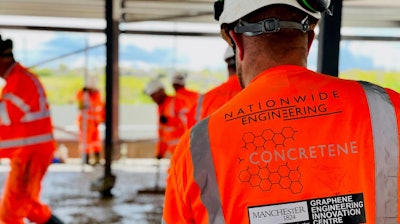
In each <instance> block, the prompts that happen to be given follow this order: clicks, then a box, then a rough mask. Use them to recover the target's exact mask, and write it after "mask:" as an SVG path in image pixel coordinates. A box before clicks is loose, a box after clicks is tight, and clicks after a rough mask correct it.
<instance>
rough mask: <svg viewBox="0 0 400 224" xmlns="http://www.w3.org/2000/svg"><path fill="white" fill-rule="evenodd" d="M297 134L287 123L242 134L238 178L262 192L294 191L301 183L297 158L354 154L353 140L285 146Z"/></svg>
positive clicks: (300, 189) (355, 149) (295, 192)
mask: <svg viewBox="0 0 400 224" xmlns="http://www.w3.org/2000/svg"><path fill="white" fill-rule="evenodd" d="M298 134H299V132H298V131H297V130H295V129H294V128H293V127H289V126H287V127H283V128H282V129H281V130H279V131H275V130H273V129H265V130H263V131H261V133H259V134H255V133H253V132H246V133H244V134H243V135H242V143H243V145H242V150H241V152H240V153H239V154H238V163H239V166H242V169H241V170H240V172H239V180H240V181H241V182H243V183H247V184H250V186H252V187H254V188H259V189H260V190H262V191H270V190H271V189H272V187H274V186H275V187H280V188H281V189H285V190H290V191H291V192H292V193H293V194H298V193H300V192H301V191H302V189H303V185H302V183H301V172H300V168H299V166H298V165H296V164H298V163H297V161H301V160H310V159H317V158H324V157H330V158H332V157H340V156H345V155H353V154H358V144H357V142H356V141H349V142H343V143H336V144H333V143H330V144H317V145H309V146H297V147H291V146H289V144H293V143H294V142H295V140H296V136H297V135H298Z"/></svg>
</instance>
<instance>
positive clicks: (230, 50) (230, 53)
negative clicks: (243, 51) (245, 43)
mask: <svg viewBox="0 0 400 224" xmlns="http://www.w3.org/2000/svg"><path fill="white" fill-rule="evenodd" d="M234 56H235V53H234V52H233V48H232V47H231V46H228V47H227V48H226V50H225V54H224V60H226V59H228V58H231V57H234Z"/></svg>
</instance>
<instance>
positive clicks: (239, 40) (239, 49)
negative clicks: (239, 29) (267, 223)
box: [229, 30, 244, 61]
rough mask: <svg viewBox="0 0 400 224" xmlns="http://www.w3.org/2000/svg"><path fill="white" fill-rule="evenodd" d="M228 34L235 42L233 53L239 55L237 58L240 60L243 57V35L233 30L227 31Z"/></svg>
mask: <svg viewBox="0 0 400 224" xmlns="http://www.w3.org/2000/svg"><path fill="white" fill-rule="evenodd" d="M229 35H230V36H231V38H232V40H233V42H234V44H235V48H236V49H235V54H236V55H237V56H239V59H240V60H241V61H242V60H243V57H244V51H243V50H244V48H243V37H242V35H240V34H237V33H235V32H234V31H233V30H230V31H229Z"/></svg>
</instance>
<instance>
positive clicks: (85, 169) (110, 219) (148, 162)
mask: <svg viewBox="0 0 400 224" xmlns="http://www.w3.org/2000/svg"><path fill="white" fill-rule="evenodd" d="M157 164H158V163H157V160H155V159H127V160H124V161H115V162H114V163H113V165H112V173H113V174H114V175H115V176H116V177H117V178H116V182H115V185H114V187H113V188H112V191H111V193H112V194H113V197H111V198H103V197H102V195H101V194H100V193H99V192H96V191H91V190H90V185H91V183H92V182H94V181H96V180H97V179H98V178H100V177H102V176H103V175H104V167H103V166H100V165H98V166H96V167H92V166H88V165H84V166H82V165H81V164H80V161H79V160H74V161H67V162H66V163H63V164H52V165H51V166H50V167H49V171H48V173H47V174H46V176H45V178H44V180H43V186H42V194H41V198H42V200H43V201H44V202H45V203H47V204H48V205H50V207H51V208H52V210H53V213H54V214H55V215H57V216H58V217H59V218H60V219H61V220H63V221H64V222H65V224H135V223H138V224H153V223H161V216H162V207H163V203H164V194H163V191H162V189H165V180H166V176H167V175H166V173H167V169H168V167H169V160H168V159H162V160H161V162H160V163H159V164H160V167H159V168H160V169H158V166H157ZM8 170H9V166H8V164H7V161H5V162H4V161H2V163H1V165H0V184H1V186H2V185H3V184H4V180H5V178H6V175H7V172H8ZM157 171H159V174H160V175H159V177H158V178H157V174H156V172H157ZM27 223H29V222H27Z"/></svg>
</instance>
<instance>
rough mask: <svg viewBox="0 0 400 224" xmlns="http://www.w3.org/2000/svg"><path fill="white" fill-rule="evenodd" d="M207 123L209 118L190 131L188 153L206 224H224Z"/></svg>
mask: <svg viewBox="0 0 400 224" xmlns="http://www.w3.org/2000/svg"><path fill="white" fill-rule="evenodd" d="M208 122H209V118H206V119H205V120H203V121H201V122H200V123H199V124H198V126H195V127H194V128H193V129H192V130H191V134H190V136H191V137H190V152H191V154H192V164H193V168H194V179H195V181H196V183H197V185H198V186H199V187H200V190H201V201H202V202H203V204H204V206H205V207H206V209H207V212H208V223H218V224H219V223H221V224H222V223H225V219H224V215H223V212H222V206H221V199H220V194H219V190H218V183H217V176H216V172H215V168H214V163H213V158H212V155H211V146H210V139H209V138H208ZM193 136H196V138H193Z"/></svg>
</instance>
